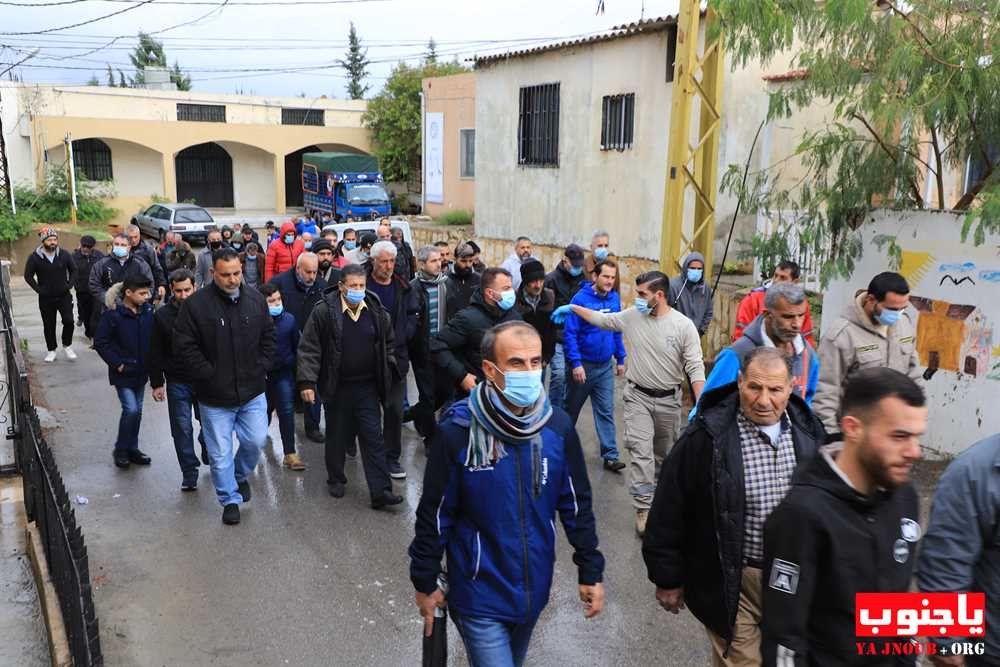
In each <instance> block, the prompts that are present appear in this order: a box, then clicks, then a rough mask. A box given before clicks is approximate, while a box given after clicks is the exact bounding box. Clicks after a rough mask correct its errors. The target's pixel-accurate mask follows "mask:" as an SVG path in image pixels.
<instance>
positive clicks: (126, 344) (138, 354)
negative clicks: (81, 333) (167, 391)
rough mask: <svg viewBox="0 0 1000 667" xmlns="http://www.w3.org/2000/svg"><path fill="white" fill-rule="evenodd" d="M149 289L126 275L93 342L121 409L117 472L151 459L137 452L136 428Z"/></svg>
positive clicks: (144, 375) (149, 327)
mask: <svg viewBox="0 0 1000 667" xmlns="http://www.w3.org/2000/svg"><path fill="white" fill-rule="evenodd" d="M117 287H118V286H117V285H116V286H115V288H117ZM152 287H153V283H152V281H150V280H148V279H147V278H145V277H144V276H141V275H138V274H134V275H133V274H129V275H128V276H127V277H126V279H125V282H124V283H122V284H121V286H120V289H121V292H120V295H119V296H118V297H117V299H116V303H115V307H114V308H109V309H108V310H106V311H104V313H103V314H102V315H101V321H100V324H98V325H97V335H96V337H95V338H94V349H96V350H97V353H98V354H99V355H101V359H103V360H104V363H106V364H107V365H108V382H110V383H111V386H113V387H114V388H115V391H116V392H117V393H118V400H119V401H120V402H121V405H122V414H121V417H120V418H119V420H118V438H117V439H116V440H115V450H114V461H115V465H116V466H118V467H119V468H128V467H129V464H131V463H135V464H137V465H149V463H150V458H149V457H148V456H146V455H145V454H143V453H142V451H141V450H140V449H139V424H140V423H141V422H142V398H143V395H144V394H145V393H146V381H147V380H148V379H149V374H148V372H147V370H146V364H147V362H148V360H149V341H150V337H151V336H152V333H153V307H152V306H150V305H149V303H148V302H149V297H150V294H151V291H152ZM115 288H112V290H109V292H112V291H113V290H114V289H115Z"/></svg>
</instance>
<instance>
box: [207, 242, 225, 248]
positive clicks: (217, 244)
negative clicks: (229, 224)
mask: <svg viewBox="0 0 1000 667" xmlns="http://www.w3.org/2000/svg"><path fill="white" fill-rule="evenodd" d="M208 247H209V248H211V249H212V250H218V249H219V248H221V247H222V241H212V242H211V243H209V244H208Z"/></svg>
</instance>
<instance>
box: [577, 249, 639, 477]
mask: <svg viewBox="0 0 1000 667" xmlns="http://www.w3.org/2000/svg"><path fill="white" fill-rule="evenodd" d="M591 275H592V277H593V282H591V283H584V284H583V285H581V286H580V291H579V292H577V293H576V295H575V296H574V297H573V300H572V301H571V302H570V303H572V304H575V305H577V306H582V307H584V308H587V309H589V310H595V311H597V312H599V313H617V312H620V311H621V309H622V303H621V299H620V298H619V296H618V292H616V291H615V289H614V286H615V278H616V277H617V276H618V265H617V264H616V263H615V262H614V260H610V259H606V260H604V261H602V262H598V263H597V264H596V265H594V271H593V273H592V274H591ZM563 345H564V347H565V351H566V364H567V365H568V366H569V367H570V368H571V369H572V371H571V378H572V380H571V381H570V378H567V384H568V385H569V386H568V387H567V392H566V412H568V413H569V418H570V420H572V422H573V425H574V426H575V425H576V420H577V419H578V418H579V416H580V410H581V409H583V404H584V403H585V402H586V401H587V398H588V397H589V398H590V407H591V410H592V411H593V413H594V429H595V430H596V431H597V439H598V441H599V442H600V443H601V458H603V459H604V467H605V468H607V469H608V470H611V471H613V472H621V471H622V469H624V468H625V464H624V463H622V462H621V461H619V460H618V444H617V443H616V441H615V374H616V373H617V374H618V375H625V346H624V345H623V344H622V335H621V332H611V331H605V330H604V329H601V328H599V327H595V326H594V325H593V324H590V323H589V322H587V321H586V320H584V319H582V318H581V317H580V316H579V315H576V314H571V315H569V317H567V318H566V330H565V336H564V340H563ZM612 357H614V358H615V360H616V364H615V365H614V366H612V364H611V358H612Z"/></svg>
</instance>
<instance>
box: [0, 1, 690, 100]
mask: <svg viewBox="0 0 1000 667" xmlns="http://www.w3.org/2000/svg"><path fill="white" fill-rule="evenodd" d="M265 1H270V2H292V1H295V0H230V2H233V3H236V2H240V3H243V4H238V5H237V4H231V5H229V6H221V7H220V6H219V5H218V4H217V3H221V2H222V0H5V4H0V33H8V34H6V35H4V34H0V72H2V71H3V70H5V69H7V66H8V65H10V64H11V63H13V62H17V61H18V60H20V59H22V58H23V57H25V56H26V55H28V54H29V53H30V52H31V51H32V50H33V49H35V48H38V49H39V52H38V54H37V55H35V56H34V57H33V58H31V59H30V60H28V61H27V62H26V63H25V64H24V66H21V67H19V68H18V69H17V70H16V71H17V73H18V74H19V75H20V76H21V78H23V79H24V80H25V81H31V82H40V83H63V84H84V83H86V82H87V80H88V79H90V77H91V75H95V76H97V77H98V79H99V80H100V81H101V83H102V84H103V83H104V82H105V79H106V74H105V70H106V64H111V65H112V67H113V68H114V69H115V70H116V71H117V70H118V69H121V70H122V71H123V72H124V73H125V75H126V76H129V75H130V74H131V73H132V68H131V65H129V59H128V54H129V53H130V51H131V49H132V48H133V47H134V46H135V44H136V43H137V40H136V38H135V35H136V33H137V32H138V31H140V30H143V31H147V32H157V31H164V32H162V33H160V34H157V35H155V36H156V38H157V39H160V40H161V41H162V42H163V43H164V46H165V48H166V52H167V56H168V58H169V59H170V62H171V64H172V63H173V61H174V60H175V59H176V60H177V61H179V62H180V64H181V67H182V69H184V70H185V71H187V72H189V73H190V75H191V78H192V81H193V88H194V90H204V91H211V92H223V93H231V92H236V91H240V92H244V93H247V94H249V93H251V92H252V93H256V94H264V95H298V94H300V93H305V94H306V95H307V96H310V97H313V96H319V95H327V96H332V97H344V87H345V79H344V78H343V75H344V72H343V70H342V69H340V68H339V67H338V66H336V64H335V61H337V60H339V59H341V58H343V57H344V51H345V50H346V42H347V32H348V28H349V24H350V22H351V21H354V24H355V26H356V27H357V29H358V33H359V35H360V37H361V39H362V42H363V43H364V44H365V45H367V47H368V57H369V59H371V60H372V64H371V65H370V66H369V81H368V82H369V84H370V85H371V86H372V90H371V91H369V95H371V94H373V93H374V92H375V91H377V90H378V89H379V88H381V86H382V84H383V82H384V81H385V77H387V76H388V74H389V72H390V71H391V69H392V67H393V65H394V64H395V63H396V62H398V61H399V60H403V59H405V60H406V61H407V62H409V63H410V64H413V63H416V62H418V61H419V59H420V57H421V54H422V53H423V52H424V51H425V45H426V44H427V41H428V39H429V38H430V37H433V38H434V39H435V41H436V42H437V44H438V53H439V57H440V58H441V59H448V60H450V59H451V58H453V57H455V56H457V57H458V58H459V59H460V60H464V59H465V58H468V57H470V56H472V55H474V54H479V55H483V54H487V53H497V52H503V51H509V50H515V49H519V48H526V47H528V46H534V45H538V44H543V43H546V42H547V41H551V40H559V39H563V38H575V37H579V36H582V35H586V34H593V33H596V32H600V31H603V30H606V29H608V28H610V27H612V26H615V25H620V24H622V23H628V22H631V21H635V20H637V19H639V17H640V15H642V14H643V13H644V15H645V17H646V18H651V17H656V16H662V15H664V14H670V13H674V12H676V10H677V0H605V2H604V4H605V12H604V14H603V15H597V14H596V10H597V5H598V0H346V1H345V0H341V2H340V3H339V4H330V3H331V2H332V1H333V0H298V1H299V2H305V3H327V4H298V5H282V6H248V5H249V3H252V2H253V3H260V2H265ZM18 3H23V4H24V5H25V6H11V5H12V4H18ZM46 3H49V6H41V5H44V4H46ZM51 3H56V4H54V5H53V4H51ZM171 3H172V4H171ZM181 3H197V4H181ZM123 10H127V11H123ZM113 12H122V13H121V14H120V15H117V16H113V17H110V18H107V19H103V20H99V21H96V22H93V23H90V24H88V25H83V26H79V27H74V28H68V29H65V30H58V31H54V32H46V33H45V34H25V35H12V34H10V33H17V32H21V33H27V32H37V31H44V30H49V29H52V28H61V27H64V26H70V25H74V24H78V23H82V22H84V21H88V20H90V19H95V18H99V17H101V16H104V15H107V14H111V13H113ZM199 17H203V18H201V20H198V21H196V22H195V23H193V24H190V25H180V24H187V23H189V22H191V21H194V20H195V19H198V18H199ZM175 26H179V27H175ZM116 37H118V38H119V39H117V40H114V38H116ZM246 70H257V71H246ZM273 70H286V71H279V72H275V71H273ZM287 70H298V71H287ZM116 76H117V74H116Z"/></svg>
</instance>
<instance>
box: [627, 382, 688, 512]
mask: <svg viewBox="0 0 1000 667" xmlns="http://www.w3.org/2000/svg"><path fill="white" fill-rule="evenodd" d="M624 402H625V449H627V450H628V453H629V466H628V488H629V493H631V494H632V504H633V505H634V506H635V508H636V509H637V510H648V509H649V506H650V505H651V504H652V503H653V493H654V492H655V491H656V474H657V471H658V470H659V469H660V466H661V465H662V464H663V459H664V458H665V457H666V456H667V453H668V452H669V451H670V448H671V447H673V445H674V442H676V441H677V438H678V436H679V435H680V431H681V397H680V391H679V390H678V391H677V392H676V393H675V394H674V395H673V396H667V397H665V398H653V397H652V396H649V395H647V394H644V393H643V392H641V391H639V390H638V389H636V388H635V387H633V386H632V385H631V383H626V385H625V393H624Z"/></svg>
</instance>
